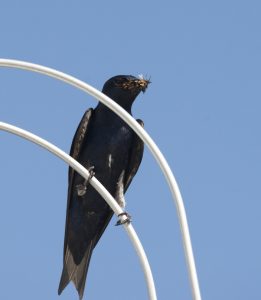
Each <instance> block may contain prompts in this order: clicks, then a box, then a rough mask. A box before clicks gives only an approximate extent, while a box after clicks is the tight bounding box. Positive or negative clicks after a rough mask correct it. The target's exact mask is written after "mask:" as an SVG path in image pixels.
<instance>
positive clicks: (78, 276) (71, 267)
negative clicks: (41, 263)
mask: <svg viewBox="0 0 261 300" xmlns="http://www.w3.org/2000/svg"><path fill="white" fill-rule="evenodd" d="M92 250H93V247H92V243H91V244H90V245H89V247H88V249H87V250H86V252H85V254H84V256H83V258H82V260H81V262H80V264H78V265H76V264H75V262H74V259H73V256H72V254H71V252H70V250H69V249H68V247H67V249H66V255H65V260H64V265H63V272H62V276H61V280H60V284H59V288H58V295H61V293H62V291H63V290H64V289H65V287H66V286H67V285H68V283H69V282H70V281H72V282H73V283H74V285H75V288H76V289H77V292H78V294H79V299H80V300H81V299H82V297H83V293H84V287H85V282H86V275H87V271H88V267H89V263H90V258H91V254H92Z"/></svg>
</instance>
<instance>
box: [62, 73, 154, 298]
mask: <svg viewBox="0 0 261 300" xmlns="http://www.w3.org/2000/svg"><path fill="white" fill-rule="evenodd" d="M149 83H150V81H149V80H146V79H144V78H143V77H142V76H140V77H138V78H136V77H134V76H131V75H119V76H115V77H112V78H111V79H109V80H108V81H106V82H105V84H104V86H103V90H102V92H103V93H104V94H106V95H107V96H108V97H110V98H111V99H113V100H114V101H115V102H117V103H118V104H119V105H120V106H122V107H123V108H124V109H125V110H126V111H127V112H129V113H131V107H132V103H133V102H134V100H135V98H136V97H137V96H138V94H139V93H140V92H141V91H143V92H145V90H146V88H147V86H148V84H149ZM137 121H138V122H139V124H140V125H141V126H143V122H142V121H141V120H137ZM143 148H144V145H143V142H142V140H141V139H140V138H139V137H138V136H137V134H136V133H135V132H134V131H133V130H132V129H131V128H130V127H129V126H128V125H127V124H126V123H125V122H124V121H123V120H122V119H121V118H120V117H118V116H117V115H116V114H115V113H114V112H112V111H111V110H110V109H109V108H107V107H106V106H105V105H104V104H102V103H101V102H100V103H99V104H98V105H97V107H96V108H95V109H92V108H90V109H89V110H87V111H86V112H85V114H84V116H83V118H82V120H81V122H80V124H79V126H78V128H77V131H76V133H75V135H74V138H73V142H72V146H71V151H70V155H71V156H72V157H74V158H75V159H76V160H77V161H79V162H80V163H81V164H82V165H83V166H85V167H86V168H87V169H88V170H89V171H90V173H91V174H94V173H95V176H96V178H97V179H98V180H99V181H100V182H101V183H102V184H103V185H104V186H105V187H106V189H107V190H108V191H109V192H110V193H111V195H112V196H114V197H115V199H116V200H117V201H118V203H119V204H120V205H121V206H122V207H124V205H125V201H124V193H125V192H126V190H127V189H128V187H129V185H130V183H131V181H132V179H133V177H134V176H135V174H136V172H137V170H138V168H139V165H140V163H141V160H142V156H143ZM112 215H113V211H112V210H111V208H110V207H109V206H108V204H107V203H106V202H105V201H104V199H103V198H102V197H101V196H100V195H99V194H98V192H96V190H95V189H94V188H93V187H92V186H91V185H88V180H85V179H84V178H83V177H81V176H80V175H79V174H78V173H76V172H75V171H74V170H73V169H71V168H69V187H68V200H67V214H66V228H65V238H64V256H63V271H62V276H61V280H60V285H59V289H58V294H59V295H60V294H61V293H62V291H63V289H64V288H65V287H66V286H67V284H68V283H69V282H70V281H72V282H73V283H74V285H75V287H76V289H77V291H78V294H79V298H80V299H82V297H83V292H84V287H85V281H86V275H87V270H88V266H89V263H90V258H91V255H92V251H93V249H94V248H95V246H96V244H97V242H98V241H99V239H100V237H101V235H102V234H103V232H104V230H105V229H106V227H107V225H108V223H109V222H110V220H111V217H112Z"/></svg>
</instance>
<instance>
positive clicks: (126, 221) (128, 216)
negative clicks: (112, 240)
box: [115, 212, 131, 226]
mask: <svg viewBox="0 0 261 300" xmlns="http://www.w3.org/2000/svg"><path fill="white" fill-rule="evenodd" d="M122 216H125V217H126V218H125V219H124V220H122V219H121V217H122ZM118 217H119V218H120V219H119V220H118V221H117V223H116V224H115V226H119V225H123V224H130V222H131V216H130V215H129V214H128V213H127V212H123V213H121V214H119V215H118Z"/></svg>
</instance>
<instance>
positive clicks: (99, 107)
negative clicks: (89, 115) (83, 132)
mask: <svg viewBox="0 0 261 300" xmlns="http://www.w3.org/2000/svg"><path fill="white" fill-rule="evenodd" d="M119 105H120V104H119ZM131 105H132V103H131V104H130V105H126V103H125V105H124V107H123V106H122V105H120V106H121V107H122V108H123V109H124V110H126V111H127V112H128V113H129V114H130V115H131ZM96 111H97V112H99V113H102V114H105V115H108V116H110V115H113V116H115V113H114V112H113V111H112V110H111V109H110V108H108V107H107V106H106V105H104V104H103V103H101V102H99V104H98V105H97V107H96Z"/></svg>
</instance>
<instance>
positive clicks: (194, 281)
mask: <svg viewBox="0 0 261 300" xmlns="http://www.w3.org/2000/svg"><path fill="white" fill-rule="evenodd" d="M0 66H2V67H13V68H19V69H25V70H29V71H34V72H38V73H42V74H45V75H48V76H51V77H54V78H56V79H59V80H61V81H64V82H66V83H68V84H71V85H73V86H75V87H77V88H79V89H81V90H83V91H85V92H87V93H88V94H90V95H92V96H93V97H95V98H96V99H98V100H99V101H101V102H102V103H104V104H105V105H106V106H108V107H109V108H110V109H111V110H113V111H114V112H115V113H116V114H117V115H119V116H120V117H121V118H122V119H123V120H124V121H125V122H126V123H128V125H129V126H130V127H131V128H132V129H133V130H134V131H135V132H136V133H137V134H138V135H139V137H140V138H141V139H142V140H143V141H144V143H145V144H146V145H147V146H148V148H149V149H150V151H151V153H152V154H153V156H154V157H155V159H156V161H157V162H158V164H159V166H160V168H161V170H162V172H163V174H164V176H165V178H166V180H167V182H168V185H169V188H170V190H171V193H172V196H173V200H174V202H175V204H176V208H177V213H178V219H179V223H180V228H181V233H182V239H183V246H184V252H185V257H186V262H187V267H188V272H189V278H190V283H191V288H192V295H193V299H194V300H201V295H200V288H199V282H198V276H197V271H196V265H195V260H194V255H193V249H192V244H191V239H190V233H189V227H188V222H187V216H186V211H185V207H184V203H183V200H182V196H181V193H180V190H179V187H178V184H177V182H176V179H175V177H174V175H173V173H172V171H171V169H170V167H169V165H168V163H167V161H166V159H165V157H164V156H163V155H162V153H161V152H160V150H159V148H158V146H157V145H156V144H155V143H154V141H153V140H152V139H151V137H150V136H149V135H148V134H147V132H146V131H145V130H144V129H143V128H142V127H141V126H140V125H139V124H138V123H137V122H136V120H135V119H134V118H133V117H132V116H131V115H130V114H128V113H127V112H126V111H125V110H124V109H123V108H122V107H120V106H119V105H118V104H117V103H115V102H114V101H112V100H111V99H110V98H109V97H107V96H106V95H104V94H103V93H101V92H100V91H98V90H97V89H95V88H93V87H92V86H90V85H88V84H87V83H85V82H83V81H81V80H79V79H77V78H75V77H73V76H70V75H68V74H65V73H63V72H60V71H57V70H54V69H51V68H47V67H44V66H41V65H37V64H33V63H29V62H24V61H18V60H12V59H0Z"/></svg>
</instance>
